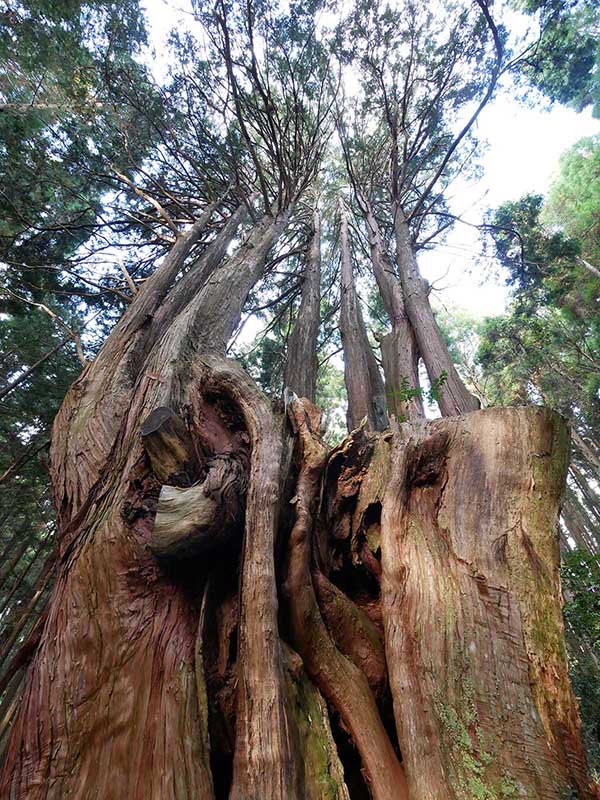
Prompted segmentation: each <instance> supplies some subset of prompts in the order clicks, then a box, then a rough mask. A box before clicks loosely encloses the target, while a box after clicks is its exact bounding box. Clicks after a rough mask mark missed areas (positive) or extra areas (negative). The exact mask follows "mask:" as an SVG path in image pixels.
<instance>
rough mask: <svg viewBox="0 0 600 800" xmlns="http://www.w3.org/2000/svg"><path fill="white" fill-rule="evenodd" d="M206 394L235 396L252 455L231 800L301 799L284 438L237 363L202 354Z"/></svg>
mask: <svg viewBox="0 0 600 800" xmlns="http://www.w3.org/2000/svg"><path fill="white" fill-rule="evenodd" d="M201 363H202V367H201V369H202V370H203V371H204V376H205V377H204V380H203V386H204V391H205V392H210V393H212V394H213V395H215V394H217V395H220V396H222V397H225V398H228V399H229V401H230V402H231V403H233V405H234V406H235V407H237V408H239V410H240V412H241V414H242V415H243V419H244V421H245V424H246V427H247V430H248V434H249V436H250V442H251V445H252V455H251V461H250V477H249V483H248V495H247V501H246V518H245V535H244V548H243V555H242V580H241V590H240V618H239V633H238V642H239V643H238V658H237V669H238V689H237V708H236V712H237V720H236V740H235V753H234V762H233V783H232V787H231V792H230V795H229V796H230V799H231V800H264V798H267V797H269V798H274V800H301V783H300V771H301V770H300V765H299V763H298V761H299V757H298V754H297V752H296V749H295V747H294V731H293V720H292V718H291V716H290V711H289V709H288V706H287V700H286V696H285V680H284V668H283V656H282V651H281V644H280V640H279V633H278V621H277V606H278V603H277V586H276V579H275V554H274V548H275V538H276V529H277V520H278V503H279V498H278V491H277V490H278V485H279V469H280V459H281V438H280V436H279V430H278V426H277V425H276V424H275V420H274V417H273V412H272V411H271V408H270V406H269V404H268V402H267V400H266V398H265V397H264V396H263V395H261V394H260V392H259V391H258V390H257V389H256V387H255V385H254V383H253V382H252V380H251V379H250V378H249V377H248V376H247V375H246V374H245V373H244V372H243V370H241V369H240V368H239V367H238V366H237V365H236V364H235V363H234V362H232V361H228V360H226V359H223V358H220V357H218V356H206V357H205V358H203V359H202V362H201Z"/></svg>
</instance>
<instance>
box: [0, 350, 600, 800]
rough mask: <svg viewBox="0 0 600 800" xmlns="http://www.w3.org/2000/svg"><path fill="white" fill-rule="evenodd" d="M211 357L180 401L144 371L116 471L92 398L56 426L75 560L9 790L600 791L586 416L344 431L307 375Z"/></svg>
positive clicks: (561, 799) (289, 793)
mask: <svg viewBox="0 0 600 800" xmlns="http://www.w3.org/2000/svg"><path fill="white" fill-rule="evenodd" d="M189 375H190V382H189V386H187V387H186V389H185V392H182V393H180V394H179V398H180V402H179V403H178V404H177V407H176V408H173V405H174V404H173V403H172V402H171V403H170V405H171V412H173V413H171V412H169V411H160V412H158V413H156V409H157V408H158V407H160V406H163V405H164V401H165V399H166V398H165V396H164V394H161V390H160V387H155V388H152V389H151V390H148V389H146V391H145V393H143V395H139V396H138V398H137V400H136V403H135V404H134V407H132V409H131V410H130V411H129V412H128V413H127V414H126V415H125V416H124V417H123V419H122V421H121V434H120V438H119V440H118V441H117V443H116V444H115V446H114V448H107V459H108V458H110V465H109V466H108V467H106V465H105V468H104V470H102V469H100V470H99V471H98V473H94V474H93V476H92V478H93V479H91V478H90V472H89V471H87V472H86V471H85V470H84V471H82V472H78V471H77V465H76V464H72V465H69V464H68V459H67V458H66V452H67V451H66V446H67V445H66V443H67V439H66V438H65V437H66V436H67V435H69V429H68V425H66V427H65V431H64V432H63V435H62V437H61V436H58V438H57V440H56V441H55V452H54V456H53V465H54V470H55V474H54V478H55V488H56V494H57V503H58V509H59V513H60V521H61V539H60V545H59V553H58V555H59V571H58V575H57V580H56V584H55V589H54V593H53V597H52V600H51V606H50V609H49V614H48V618H47V621H46V624H45V629H44V633H43V636H42V639H41V643H40V645H39V647H38V649H37V652H36V654H35V656H34V658H33V661H32V663H31V665H30V668H29V672H28V675H27V678H26V683H25V689H24V692H23V697H22V701H21V707H20V711H19V713H18V716H17V718H16V721H15V723H14V725H13V729H12V733H11V739H10V743H9V746H8V750H7V754H6V759H5V762H4V767H3V772H2V779H1V783H0V796H2V797H3V798H4V797H6V798H12V799H16V798H19V800H20V799H21V798H31V799H32V800H38V799H39V800H41V799H42V798H43V799H44V800H50V799H52V800H55V799H56V800H59V798H60V800H62V799H63V798H67V797H69V798H82V800H88V798H89V800H91V798H102V799H104V798H124V797H127V798H132V799H133V800H142V798H143V799H144V800H147V798H161V800H171V799H173V800H175V798H177V800H188V799H189V800H192V798H194V800H204V798H206V800H208V799H209V798H213V797H214V798H228V797H231V798H244V800H266V798H279V800H293V798H298V800H299V799H300V798H315V799H316V800H331V798H336V799H338V800H345V799H347V798H357V799H360V798H368V797H370V796H372V797H375V798H376V800H392V798H410V800H437V799H438V798H439V800H447V799H449V800H501V798H529V800H565V799H566V798H568V797H578V798H581V800H587V799H589V798H593V797H598V796H599V795H598V793H597V790H596V789H595V787H593V786H591V785H590V782H589V779H588V776H587V773H586V766H585V756H584V752H583V748H582V744H581V738H580V732H579V720H578V712H577V704H576V700H575V698H574V696H573V693H572V690H571V687H570V684H569V680H568V674H567V664H566V657H565V648H564V636H563V625H562V617H561V591H560V581H559V540H558V530H557V525H558V513H559V504H560V497H561V492H562V488H563V484H564V476H565V470H566V466H567V452H568V434H567V431H566V428H565V425H564V423H563V422H562V420H561V419H560V418H559V417H558V416H557V415H555V414H553V413H551V412H549V411H547V410H545V409H538V408H506V409H488V410H485V411H477V412H473V413H470V414H467V415H465V416H462V417H453V418H446V419H441V420H436V421H433V422H420V423H416V424H413V425H410V426H409V425H408V424H405V425H402V426H400V427H398V426H393V427H392V428H391V429H388V430H386V431H384V432H382V433H373V434H369V433H367V432H366V431H365V430H363V429H359V430H357V431H355V432H354V433H353V434H352V435H350V436H349V437H348V438H347V439H346V440H345V441H344V442H343V443H342V444H341V445H340V446H339V447H337V448H335V449H334V450H333V451H332V452H330V453H328V452H327V451H326V448H325V447H324V445H323V444H322V442H321V440H320V435H319V426H320V414H319V412H318V409H316V408H315V407H314V406H313V405H312V404H311V403H309V402H308V401H307V400H303V399H300V400H299V399H297V398H295V397H290V398H288V401H289V402H288V407H287V409H286V411H287V414H286V417H287V419H282V417H281V416H278V415H277V414H275V413H274V412H273V411H272V410H271V408H270V406H269V404H268V403H267V402H266V400H265V399H264V398H263V397H262V396H261V395H260V393H258V392H257V391H256V389H255V388H254V387H253V385H252V383H251V382H250V380H249V379H248V378H247V376H245V375H244V374H243V373H242V372H241V370H239V368H237V367H236V366H235V365H233V364H232V363H231V362H227V361H225V360H224V359H221V358H218V357H204V358H203V359H201V360H200V361H199V362H197V363H196V365H195V366H194V367H193V369H192V370H191V372H190V373H189ZM77 397H78V395H77V388H75V389H74V390H73V391H72V393H71V395H70V396H69V398H68V400H67V403H66V410H65V408H63V411H62V412H61V414H62V417H61V418H59V424H60V423H61V419H62V422H63V423H64V421H65V419H70V424H71V435H78V434H77V431H78V430H79V431H80V430H81V424H82V423H81V416H79V417H78V413H79V412H77V413H75V412H74V407H75V405H76V403H77V402H78V401H77ZM172 398H173V394H171V396H170V397H169V400H170V401H172ZM69 404H71V407H69ZM151 412H155V413H154V415H153V417H152V418H151V419H150V420H148V415H149V414H150V413H151ZM86 413H88V412H87V411H86ZM111 422H112V421H111ZM143 423H145V426H144V427H143V428H142V424H143ZM77 425H79V428H77ZM142 434H143V435H142ZM292 437H293V438H292ZM292 442H293V444H292ZM62 447H64V448H65V450H64V452H62V454H61V452H60V451H61V448H62ZM70 447H71V452H75V450H74V449H73V447H74V445H73V442H72V441H71V442H70ZM292 448H293V454H292V455H291V456H290V455H289V454H290V452H291V451H292ZM286 454H287V455H286ZM106 463H107V464H108V461H107V462H106ZM282 464H286V465H287V464H290V465H291V466H290V468H289V474H287V473H288V470H287V468H286V470H283V469H282V466H281V465H282ZM283 471H285V472H286V474H281V473H282V472H283ZM165 486H170V487H172V488H170V489H167V490H165ZM201 487H204V488H203V489H202V490H201ZM175 490H178V491H175ZM159 496H160V497H161V498H162V500H161V501H160V502H161V504H162V505H161V507H160V508H159V513H158V516H159V519H158V534H159V535H158V534H157V520H156V519H155V518H156V517H157V505H159ZM186 498H187V499H189V502H190V503H191V505H190V507H189V508H187V507H186V502H187V500H186ZM165 504H166V507H165ZM169 504H170V505H169ZM173 504H175V505H173ZM244 509H245V511H244ZM157 535H158V538H157Z"/></svg>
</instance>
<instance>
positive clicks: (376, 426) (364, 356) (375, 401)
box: [338, 196, 387, 431]
mask: <svg viewBox="0 0 600 800" xmlns="http://www.w3.org/2000/svg"><path fill="white" fill-rule="evenodd" d="M338 209H339V215H340V256H341V306H340V333H341V336H342V347H343V350H344V380H345V383H346V391H347V394H348V413H347V421H348V430H354V429H355V428H357V427H358V425H359V424H360V423H361V421H362V420H363V419H364V418H366V419H367V424H368V426H369V428H370V429H371V430H376V431H377V430H383V429H384V428H385V427H386V426H387V414H386V411H385V388H384V385H383V380H382V378H381V373H380V372H379V366H378V365H377V360H376V359H375V354H374V353H373V350H372V348H371V345H370V344H369V338H368V336H367V330H366V327H365V322H364V319H363V315H362V311H361V308H360V303H359V300H358V296H357V293H356V284H355V282H354V271H353V269H352V256H351V253H350V242H349V238H348V216H347V211H346V206H345V204H344V200H343V198H342V197H341V196H340V198H339V203H338Z"/></svg>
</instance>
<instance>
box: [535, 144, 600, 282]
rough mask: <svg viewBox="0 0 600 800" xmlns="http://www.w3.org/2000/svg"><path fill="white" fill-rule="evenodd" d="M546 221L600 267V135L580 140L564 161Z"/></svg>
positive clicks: (546, 213)
mask: <svg viewBox="0 0 600 800" xmlns="http://www.w3.org/2000/svg"><path fill="white" fill-rule="evenodd" d="M542 219H543V220H544V221H545V222H546V223H548V224H551V225H557V226H559V227H560V229H561V230H562V231H564V234H565V235H566V236H569V237H572V238H573V239H575V240H576V241H577V243H578V244H579V246H580V250H581V254H582V255H583V257H584V258H585V259H587V260H588V261H590V262H591V263H592V264H593V265H595V266H596V267H598V265H599V264H600V134H599V135H596V136H591V137H588V138H585V139H580V141H578V142H577V143H576V144H575V145H573V147H571V148H570V149H569V150H567V151H566V152H565V153H563V155H562V156H561V159H560V171H559V176H558V179H557V181H556V182H555V183H554V184H553V185H552V187H551V189H550V194H549V197H548V203H547V205H546V208H545V209H544V214H543V217H542Z"/></svg>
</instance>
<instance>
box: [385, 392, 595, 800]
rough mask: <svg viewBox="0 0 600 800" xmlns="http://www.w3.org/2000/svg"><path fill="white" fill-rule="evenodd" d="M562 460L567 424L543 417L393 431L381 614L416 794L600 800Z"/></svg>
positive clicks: (484, 416)
mask: <svg viewBox="0 0 600 800" xmlns="http://www.w3.org/2000/svg"><path fill="white" fill-rule="evenodd" d="M567 456H568V436H567V431H566V427H565V425H564V423H563V421H562V420H561V419H560V417H559V416H558V415H556V414H553V413H552V412H550V411H547V410H544V409H534V408H510V409H508V408H507V409H488V410H486V411H481V412H479V413H476V414H469V415H467V416H464V417H461V418H456V419H453V420H439V421H436V422H433V423H430V424H428V425H424V426H423V427H422V429H421V430H416V429H415V428H413V429H412V430H411V429H410V428H408V426H406V427H405V428H404V429H403V430H402V432H397V433H396V435H395V439H394V444H393V453H392V461H391V467H390V476H389V482H388V488H387V492H386V495H385V499H384V504H383V518H382V538H381V551H382V567H383V576H382V592H383V616H384V623H385V641H386V653H387V662H388V668H389V674H390V683H391V687H392V693H393V697H394V709H395V716H396V723H397V728H398V738H399V742H400V747H401V749H402V754H403V757H404V761H405V764H406V771H407V777H408V783H409V791H410V797H411V800H431V798H437V797H440V798H441V797H443V798H448V800H472V799H473V798H474V797H494V798H496V797H497V798H506V797H522V798H529V799H530V800H539V798H544V800H563V798H564V797H566V796H567V795H568V793H569V792H570V791H573V792H575V793H576V796H577V797H578V798H581V800H585V799H586V798H591V797H595V796H596V794H595V790H593V789H592V788H590V786H589V783H588V778H587V775H586V769H585V756H584V750H583V746H582V742H581V737H580V730H579V720H578V713H577V704H576V700H575V698H574V696H573V692H572V690H571V687H570V684H569V679H568V671H567V663H566V656H565V646H564V632H563V622H562V615H561V598H560V579H559V547H558V534H557V522H558V509H559V501H560V496H561V492H562V488H563V484H564V479H565V471H566V467H567Z"/></svg>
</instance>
